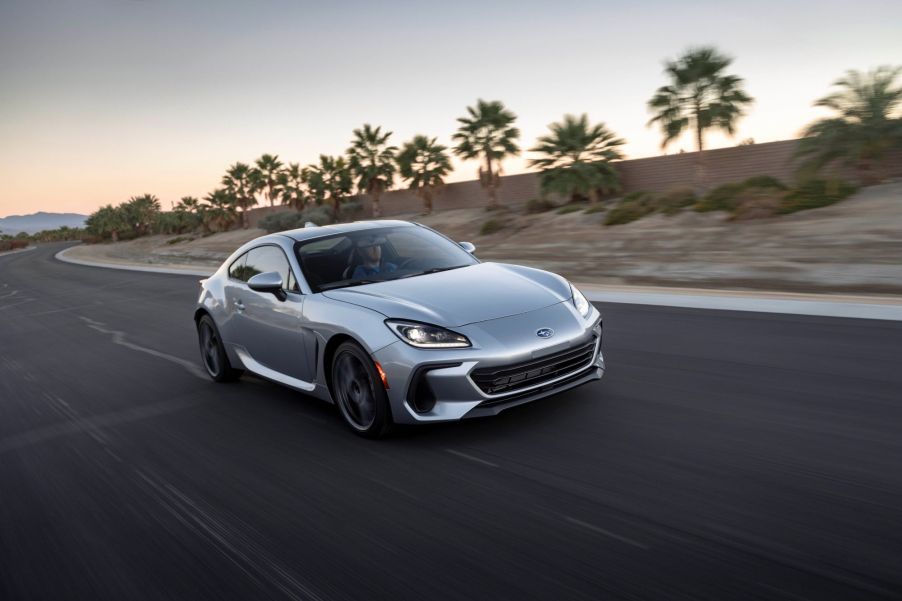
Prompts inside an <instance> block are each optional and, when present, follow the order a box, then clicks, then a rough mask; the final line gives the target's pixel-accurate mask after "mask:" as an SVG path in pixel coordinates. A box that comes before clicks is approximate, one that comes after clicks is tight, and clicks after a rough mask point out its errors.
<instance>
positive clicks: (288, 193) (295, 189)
mask: <svg viewBox="0 0 902 601" xmlns="http://www.w3.org/2000/svg"><path fill="white" fill-rule="evenodd" d="M278 183H279V188H278V190H279V195H280V197H281V198H282V204H284V205H288V206H290V207H291V208H293V209H295V210H297V211H300V210H301V209H303V208H304V205H305V204H307V193H306V191H305V190H304V170H303V169H301V166H300V165H299V164H297V163H289V164H288V169H283V170H282V171H280V172H279V178H278Z"/></svg>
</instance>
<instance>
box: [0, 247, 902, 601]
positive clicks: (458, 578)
mask: <svg viewBox="0 0 902 601" xmlns="http://www.w3.org/2000/svg"><path fill="white" fill-rule="evenodd" d="M60 248H62V247H61V246H59V245H47V246H42V247H39V248H38V249H37V250H35V251H32V252H28V253H21V254H16V255H9V256H3V257H0V599H4V600H6V599H10V600H18V599H66V600H73V599H91V600H97V599H111V600H124V599H163V598H166V599H169V598H171V599H355V600H356V599H392V600H402V599H416V600H422V599H430V600H432V599H461V600H464V599H466V600H475V599H492V600H500V599H511V600H526V599H555V600H557V599H586V600H590V599H591V600H596V599H633V600H635V599H687V600H688V599H693V600H696V599H711V600H718V601H721V600H724V599H787V600H789V599H792V600H798V599H811V600H816V601H823V600H826V599H843V600H852V599H892V598H896V599H899V598H902V323H900V322H888V321H877V320H853V319H836V318H823V317H800V316H793V315H775V314H763V313H743V312H726V311H709V310H695V309H680V308H666V307H648V306H646V307H642V306H634V305H625V304H611V305H605V304H600V305H598V306H599V308H600V309H601V310H602V312H603V314H604V316H605V340H604V350H605V354H606V359H607V363H608V367H609V371H608V374H607V375H606V376H605V378H604V379H603V380H602V381H601V382H599V383H595V384H591V385H588V386H584V387H582V388H580V389H577V390H575V391H571V392H569V393H566V394H563V395H560V396H557V397H554V398H550V399H546V400H543V401H540V402H536V403H532V404H530V405H527V406H523V407H520V408H517V409H512V410H510V411H507V412H505V413H503V414H501V415H500V416H498V417H497V418H492V419H483V420H471V421H467V422H463V423H459V424H451V425H441V426H435V427H425V428H417V429H414V430H412V431H408V432H404V433H402V435H400V436H398V437H395V438H392V439H389V440H386V441H379V442H373V441H367V440H362V439H359V438H357V437H355V436H353V435H352V434H350V433H349V432H348V431H346V429H345V427H344V426H343V424H342V423H341V422H340V421H339V419H338V416H337V415H336V414H335V412H334V410H333V409H332V407H331V406H329V405H326V404H324V403H321V402H318V401H315V400H312V399H309V398H306V397H304V396H303V395H301V394H299V393H296V392H292V391H290V390H287V389H284V388H280V387H278V386H276V385H274V384H271V383H268V382H266V381H263V380H259V379H256V378H245V379H243V380H242V381H241V382H239V383H236V384H232V385H217V384H214V383H212V382H210V381H209V380H208V379H207V378H206V376H205V375H204V374H203V372H202V371H201V366H200V363H199V361H198V357H197V350H196V346H195V344H196V343H195V334H194V331H193V324H192V321H191V314H192V305H193V302H194V300H195V296H196V293H197V291H198V284H197V278H193V277H187V276H171V275H161V274H148V273H134V272H126V271H114V270H105V269H100V268H93V267H83V266H76V265H69V264H63V263H60V262H58V261H56V260H54V259H53V254H54V253H55V252H56V251H58V250H59V249H60Z"/></svg>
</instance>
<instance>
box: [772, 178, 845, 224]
mask: <svg viewBox="0 0 902 601" xmlns="http://www.w3.org/2000/svg"><path fill="white" fill-rule="evenodd" d="M853 192H855V186H854V185H852V184H850V183H849V182H847V181H845V180H841V179H838V178H832V179H820V178H813V179H808V180H805V181H803V182H800V183H799V184H798V185H797V186H796V187H795V189H793V190H792V191H790V192H789V193H788V194H786V196H784V197H783V200H782V202H781V203H780V208H779V210H778V211H777V212H778V213H780V214H783V215H785V214H787V213H796V212H798V211H806V210H808V209H817V208H818V207H826V206H829V205H832V204H834V203H837V202H839V201H841V200H843V199H844V198H847V197H848V196H849V195H850V194H852V193H853Z"/></svg>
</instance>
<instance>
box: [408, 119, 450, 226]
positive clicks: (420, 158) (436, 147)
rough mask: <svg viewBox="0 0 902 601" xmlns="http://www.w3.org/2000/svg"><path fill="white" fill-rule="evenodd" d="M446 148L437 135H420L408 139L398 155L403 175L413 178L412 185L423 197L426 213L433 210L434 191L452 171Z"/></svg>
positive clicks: (409, 180)
mask: <svg viewBox="0 0 902 601" xmlns="http://www.w3.org/2000/svg"><path fill="white" fill-rule="evenodd" d="M447 150H448V148H447V147H446V146H442V145H441V144H438V143H437V142H436V139H435V138H431V139H430V138H427V137H426V136H421V135H418V136H414V138H413V140H411V141H410V142H407V143H405V144H404V146H403V147H402V148H401V152H399V153H398V156H397V162H398V172H399V173H400V175H401V178H402V179H405V180H407V181H408V182H410V185H409V188H410V189H411V190H415V191H416V193H417V195H418V196H419V197H420V198H422V199H423V212H424V213H425V214H427V215H428V214H429V213H432V199H433V197H434V196H435V193H436V192H437V191H438V189H439V188H441V186H442V185H443V184H444V183H445V181H444V177H445V176H446V175H448V173H450V172H451V159H450V158H449V157H448V153H447Z"/></svg>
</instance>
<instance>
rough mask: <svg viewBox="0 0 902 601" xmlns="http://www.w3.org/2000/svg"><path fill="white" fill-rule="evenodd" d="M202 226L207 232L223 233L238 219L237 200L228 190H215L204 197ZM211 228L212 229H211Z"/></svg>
mask: <svg viewBox="0 0 902 601" xmlns="http://www.w3.org/2000/svg"><path fill="white" fill-rule="evenodd" d="M204 200H205V201H206V202H207V206H206V207H205V208H204V209H203V210H202V212H201V214H202V215H203V220H204V221H203V226H204V229H206V230H207V231H212V230H213V229H215V230H216V231H225V230H227V229H230V228H231V227H232V225H234V224H235V221H237V219H238V206H239V204H238V198H237V197H236V196H235V195H234V194H233V193H232V191H231V190H229V189H228V188H217V189H216V190H213V191H212V192H210V193H209V194H207V195H206V196H205V197H204ZM211 226H212V227H211Z"/></svg>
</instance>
